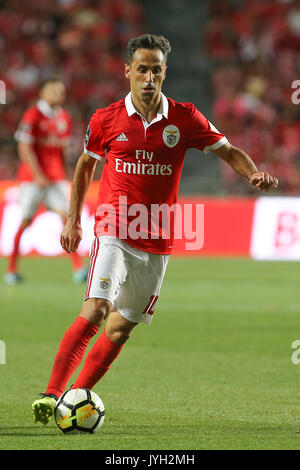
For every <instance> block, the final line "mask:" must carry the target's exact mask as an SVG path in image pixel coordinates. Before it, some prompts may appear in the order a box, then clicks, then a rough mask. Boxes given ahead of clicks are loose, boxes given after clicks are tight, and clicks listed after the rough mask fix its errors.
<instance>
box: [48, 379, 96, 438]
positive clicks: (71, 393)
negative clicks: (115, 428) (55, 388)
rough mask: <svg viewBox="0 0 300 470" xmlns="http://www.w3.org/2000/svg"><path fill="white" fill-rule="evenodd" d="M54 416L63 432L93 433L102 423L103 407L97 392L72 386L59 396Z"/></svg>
mask: <svg viewBox="0 0 300 470" xmlns="http://www.w3.org/2000/svg"><path fill="white" fill-rule="evenodd" d="M54 418H55V421H56V424H57V426H58V427H59V429H60V430H61V431H62V432H63V433H65V434H78V433H82V432H84V433H90V434H93V433H95V432H98V431H99V429H100V428H101V426H102V425H103V422H104V418H105V408H104V404H103V402H102V400H101V398H100V397H99V396H98V395H97V393H95V392H93V391H92V390H89V389H87V388H74V389H71V390H68V391H67V392H65V393H64V394H63V395H62V396H61V397H60V398H59V400H58V401H57V403H56V406H55V410H54Z"/></svg>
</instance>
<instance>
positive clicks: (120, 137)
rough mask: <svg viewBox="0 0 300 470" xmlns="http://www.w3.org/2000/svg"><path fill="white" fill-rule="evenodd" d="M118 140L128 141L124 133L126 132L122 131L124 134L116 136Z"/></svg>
mask: <svg viewBox="0 0 300 470" xmlns="http://www.w3.org/2000/svg"><path fill="white" fill-rule="evenodd" d="M116 141H117V142H125V141H128V139H127V137H126V135H125V134H124V132H122V134H120V135H119V136H118V137H117V138H116Z"/></svg>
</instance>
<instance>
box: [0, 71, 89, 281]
mask: <svg viewBox="0 0 300 470" xmlns="http://www.w3.org/2000/svg"><path fill="white" fill-rule="evenodd" d="M65 94H66V91H65V85H64V83H62V82H61V81H60V80H59V79H49V80H47V81H46V82H44V84H43V85H42V87H41V89H40V99H39V100H38V102H37V104H36V106H33V107H31V108H29V109H28V110H27V111H26V112H25V113H24V115H23V117H22V120H21V122H20V124H19V127H18V130H17V131H16V134H15V138H16V140H17V141H18V153H19V156H20V159H21V164H20V167H19V170H18V180H19V181H20V186H19V203H20V205H21V208H22V222H21V225H20V227H19V229H18V231H17V233H16V235H15V239H14V244H13V251H12V253H11V255H10V257H9V259H8V265H7V272H6V274H5V276H4V280H5V282H6V283H7V284H16V283H18V282H21V281H22V280H23V278H22V276H21V275H20V274H19V273H18V269H17V261H18V257H19V245H20V240H21V236H22V234H23V232H24V230H25V229H26V228H27V227H28V226H29V225H30V224H31V222H32V219H33V217H34V215H35V213H36V210H37V208H38V204H39V203H40V202H43V203H44V204H45V206H46V207H47V208H48V209H50V210H52V211H54V212H56V213H57V214H59V215H60V217H61V218H62V220H63V223H65V222H66V220H67V211H68V207H69V202H68V181H67V180H66V173H65V167H64V152H65V148H66V145H67V142H68V139H69V136H70V132H71V117H70V115H69V114H68V113H67V111H65V110H64V109H62V108H61V106H62V105H63V103H64V101H65ZM71 259H72V265H73V279H74V281H75V282H83V281H84V280H85V279H86V274H87V272H86V267H84V266H83V264H82V261H81V257H80V256H79V255H78V254H77V253H72V255H71Z"/></svg>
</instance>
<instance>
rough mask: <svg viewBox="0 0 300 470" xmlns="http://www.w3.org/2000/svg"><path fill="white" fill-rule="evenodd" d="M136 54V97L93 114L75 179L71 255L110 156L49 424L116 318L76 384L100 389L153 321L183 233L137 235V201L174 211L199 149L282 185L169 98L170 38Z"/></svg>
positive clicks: (133, 50)
mask: <svg viewBox="0 0 300 470" xmlns="http://www.w3.org/2000/svg"><path fill="white" fill-rule="evenodd" d="M127 52H128V61H127V63H126V64H125V75H126V77H127V79H128V80H129V82H130V93H129V94H128V95H127V96H126V98H125V99H123V100H120V101H118V102H117V103H113V104H112V105H110V106H108V107H107V108H105V109H98V110H97V111H96V112H95V114H94V115H93V116H92V118H91V120H90V123H89V126H88V130H87V135H86V140H85V146H84V152H83V153H82V155H81V156H80V158H79V160H78V163H77V166H76V170H75V173H74V178H73V184H72V192H71V203H70V211H69V215H68V219H67V222H66V225H65V227H64V229H63V231H62V234H61V244H62V246H63V248H64V249H65V250H66V251H67V252H69V253H72V252H75V251H76V250H77V248H78V245H79V243H80V240H81V222H80V219H81V211H82V207H83V203H84V199H85V195H86V193H87V190H88V188H89V185H90V183H91V181H92V178H93V174H94V171H95V167H96V164H97V161H98V160H100V161H101V160H105V164H104V168H103V171H102V175H101V183H100V187H99V196H98V207H97V210H96V214H95V240H94V243H93V246H92V249H91V254H90V269H89V275H88V281H87V290H86V296H85V300H84V302H83V305H82V308H81V311H80V314H79V316H78V317H77V318H76V320H75V321H74V323H73V324H72V325H71V326H70V328H69V329H68V330H67V331H66V333H65V335H64V337H63V339H62V341H61V343H60V346H59V349H58V352H57V355H56V357H55V360H54V365H53V369H52V373H51V377H50V381H49V383H48V387H47V389H46V393H43V394H42V398H41V399H39V400H36V401H35V402H34V403H33V405H32V409H33V414H34V419H35V421H36V422H38V421H40V422H42V423H43V424H46V423H47V422H48V421H49V419H50V417H51V416H52V414H53V410H54V407H55V403H56V400H57V398H58V397H59V396H60V395H61V394H62V393H63V392H64V389H65V387H66V385H67V382H68V380H69V379H70V377H71V375H72V374H73V372H74V371H75V369H76V368H77V367H78V365H79V363H80V361H81V359H82V357H83V355H84V352H85V350H86V347H87V345H88V343H89V341H90V339H91V338H92V337H93V336H94V335H95V334H96V333H97V332H98V330H99V328H100V327H101V326H102V325H103V323H104V321H105V320H106V319H107V322H106V325H105V329H104V330H103V331H102V334H101V335H100V336H99V338H98V339H97V341H96V342H95V343H94V345H93V347H92V348H91V350H90V351H89V353H88V355H87V358H86V360H85V363H84V365H83V368H82V370H81V372H80V373H79V376H78V377H77V379H76V381H75V383H74V385H73V387H74V388H81V387H83V388H89V389H91V388H92V387H93V386H94V385H95V384H96V383H97V382H98V380H100V379H101V377H102V376H103V375H104V374H105V373H106V372H107V370H108V369H109V367H110V365H111V363H112V362H113V361H114V359H116V357H117V356H118V354H119V353H120V351H121V349H122V347H123V345H124V344H125V343H126V341H127V340H128V338H129V337H130V335H131V332H132V330H133V329H134V327H135V326H136V325H137V324H139V323H146V324H150V323H151V321H152V318H153V313H154V308H155V304H156V301H157V299H158V296H159V292H160V288H161V285H162V281H163V277H164V274H165V271H166V267H167V264H168V260H169V256H170V253H171V250H172V244H173V238H174V231H171V233H170V234H169V235H168V236H167V237H166V238H164V237H162V236H160V235H161V234H162V233H163V228H164V227H162V226H161V225H160V222H159V221H157V220H156V221H154V223H153V224H149V225H148V226H147V225H146V226H145V227H146V228H145V230H144V232H143V233H142V236H140V237H135V236H132V235H131V234H132V232H131V231H130V224H131V218H130V216H127V217H126V216H125V217H124V206H126V204H128V207H129V210H128V211H127V214H128V215H129V213H130V209H132V208H136V206H138V207H139V208H140V207H143V208H146V211H147V210H148V211H149V213H150V211H151V207H152V205H153V204H166V205H167V206H168V207H171V206H172V205H173V204H174V203H175V202H176V198H177V192H178V187H179V180H180V175H181V170H182V165H183V160H184V155H185V152H186V150H187V149H188V148H190V147H196V148H198V149H199V150H201V151H203V152H204V153H207V152H208V151H209V150H211V151H212V152H214V153H215V154H216V155H217V156H218V157H220V158H222V159H224V160H225V161H226V162H228V164H229V165H231V167H232V168H233V169H234V170H235V171H236V172H237V173H239V174H240V175H242V176H243V177H245V178H246V179H247V180H248V182H249V183H250V184H251V185H253V186H256V187H257V188H258V189H259V190H262V191H267V190H269V189H270V188H271V187H274V188H276V187H277V185H278V180H277V178H275V177H273V176H271V175H270V174H269V173H267V172H261V171H259V170H258V169H257V167H256V165H255V163H254V162H253V161H252V160H251V158H250V157H249V156H248V155H247V154H246V153H245V152H244V151H243V150H241V149H238V148H236V147H234V146H233V145H231V144H230V143H229V142H228V140H227V139H226V137H225V136H224V135H223V134H222V133H221V132H219V131H218V130H217V129H216V128H215V127H214V126H213V125H212V124H211V123H210V122H209V121H208V119H207V118H205V117H204V116H203V115H202V114H201V113H200V111H198V110H197V109H196V107H195V106H194V105H193V104H191V103H178V102H176V101H174V100H172V99H171V98H167V97H166V96H164V95H163V93H162V92H161V89H162V84H163V81H164V79H165V76H166V69H167V65H166V60H167V55H168V53H169V52H170V44H169V42H168V40H167V39H165V38H164V37H162V36H156V35H150V34H145V35H142V36H140V37H137V38H133V39H132V40H130V41H129V43H128V48H127ZM131 214H132V212H131ZM147 220H148V219H147ZM151 222H152V221H151ZM124 234H125V235H124Z"/></svg>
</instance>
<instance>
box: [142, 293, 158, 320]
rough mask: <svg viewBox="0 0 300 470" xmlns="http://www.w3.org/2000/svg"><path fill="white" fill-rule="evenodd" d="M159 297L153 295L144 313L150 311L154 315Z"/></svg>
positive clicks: (149, 313)
mask: <svg viewBox="0 0 300 470" xmlns="http://www.w3.org/2000/svg"><path fill="white" fill-rule="evenodd" d="M157 299H158V295H151V297H150V300H149V302H148V305H147V307H146V308H145V310H144V311H143V314H144V313H148V315H153V313H154V309H155V305H156V302H157Z"/></svg>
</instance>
